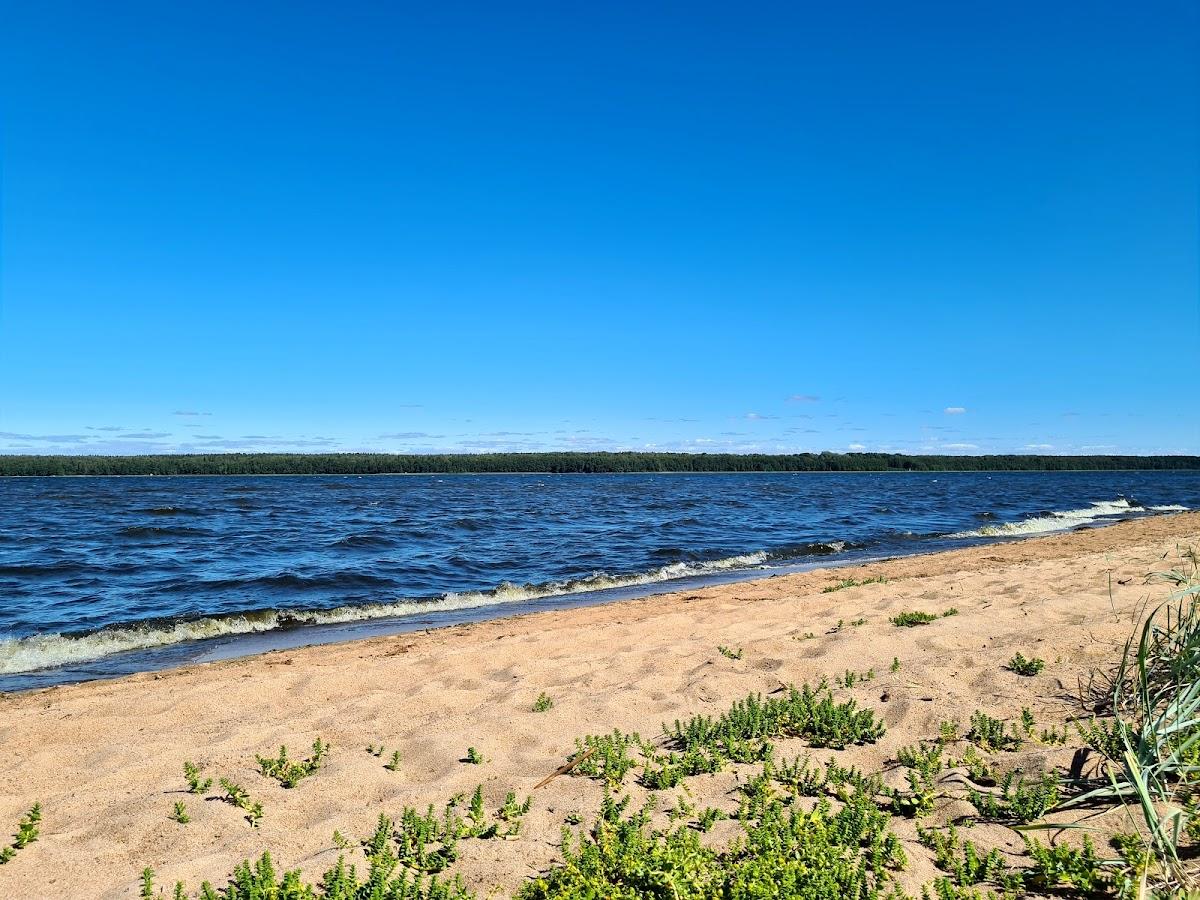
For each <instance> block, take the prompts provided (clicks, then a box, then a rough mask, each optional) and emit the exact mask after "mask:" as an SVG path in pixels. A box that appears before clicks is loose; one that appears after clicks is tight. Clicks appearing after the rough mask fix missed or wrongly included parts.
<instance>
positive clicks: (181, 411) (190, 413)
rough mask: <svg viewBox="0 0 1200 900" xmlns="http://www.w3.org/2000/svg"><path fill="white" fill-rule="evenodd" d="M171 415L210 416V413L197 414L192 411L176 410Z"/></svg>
mask: <svg viewBox="0 0 1200 900" xmlns="http://www.w3.org/2000/svg"><path fill="white" fill-rule="evenodd" d="M172 415H176V416H211V415H212V413H210V412H197V411H196V410H194V409H177V410H175V412H174V413H172Z"/></svg>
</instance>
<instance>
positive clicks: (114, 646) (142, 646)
mask: <svg viewBox="0 0 1200 900" xmlns="http://www.w3.org/2000/svg"><path fill="white" fill-rule="evenodd" d="M768 559H769V556H768V554H767V553H766V552H765V551H760V552H757V553H746V554H741V555H738V556H729V557H725V558H723V559H713V560H706V561H703V562H679V563H672V564H670V565H665V566H660V567H659V568H657V569H653V570H651V571H649V572H642V573H636V574H630V575H614V574H609V573H606V572H594V573H592V574H591V575H587V576H584V577H582V578H572V579H565V580H562V581H549V582H545V583H543V584H526V585H518V584H513V583H511V582H502V583H501V584H500V585H498V586H497V587H495V588H493V589H492V590H487V591H464V592H461V593H448V594H443V595H441V596H440V597H434V598H403V599H399V600H394V601H388V602H383V603H363V604H357V605H353V606H339V607H335V608H333V609H299V610H287V609H264V610H255V611H251V612H241V613H232V614H229V615H222V616H203V617H200V618H196V619H187V620H178V621H170V620H167V621H164V620H154V621H148V622H139V623H133V624H129V625H112V626H109V627H107V628H102V629H100V630H98V631H93V632H89V633H83V634H70V633H68V634H57V633H56V634H38V635H31V636H29V637H23V638H12V639H8V640H0V675H16V674H20V673H22V672H33V671H37V670H39V669H48V668H54V667H57V666H64V665H78V664H80V663H87V662H92V661H95V660H98V659H102V658H104V657H106V656H112V655H114V654H117V653H125V652H129V651H133V650H149V649H153V648H156V647H166V646H170V645H172V644H181V643H184V642H188V641H201V640H207V639H209V638H216V637H227V636H238V635H247V634H259V633H262V632H265V631H275V630H278V629H283V628H295V627H301V626H306V625H337V624H344V623H349V622H362V621H367V620H371V619H385V618H394V617H398V616H407V615H414V614H426V615H427V614H429V613H433V612H447V611H453V610H459V609H472V608H475V607H481V606H492V605H498V604H506V603H521V602H524V601H529V600H539V599H543V598H547V597H558V596H564V595H567V594H578V593H583V592H586V591H600V590H606V589H609V588H620V587H636V586H638V585H645V584H654V583H656V582H662V581H674V580H676V579H680V578H689V577H700V576H703V575H706V574H712V573H717V572H724V571H729V570H733V569H752V568H757V567H762V566H764V565H765V564H766V563H767V561H768ZM278 577H279V576H277V578H278ZM283 577H286V578H289V579H290V578H294V577H295V576H283ZM272 580H275V579H272Z"/></svg>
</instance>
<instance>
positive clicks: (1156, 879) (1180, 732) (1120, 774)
mask: <svg viewBox="0 0 1200 900" xmlns="http://www.w3.org/2000/svg"><path fill="white" fill-rule="evenodd" d="M1185 559H1187V560H1190V562H1191V565H1190V567H1189V568H1188V569H1186V570H1173V571H1171V572H1165V573H1159V574H1158V575H1157V578H1158V579H1159V580H1161V581H1166V582H1168V583H1170V584H1172V585H1173V586H1174V587H1175V590H1174V591H1173V592H1172V593H1171V594H1170V596H1169V597H1168V598H1167V600H1166V601H1165V602H1164V603H1162V604H1161V605H1159V606H1157V607H1155V608H1154V609H1152V610H1150V611H1149V612H1148V613H1147V614H1146V615H1145V616H1144V617H1143V619H1142V621H1141V623H1140V625H1139V626H1138V628H1137V629H1136V630H1135V632H1134V634H1133V635H1132V636H1131V637H1130V638H1129V640H1128V641H1127V642H1126V644H1125V647H1124V650H1123V652H1122V655H1121V659H1120V661H1119V662H1118V664H1117V667H1116V669H1115V671H1114V672H1113V673H1112V675H1111V676H1110V678H1109V684H1110V685H1111V697H1110V704H1111V712H1112V723H1111V725H1107V724H1101V723H1096V722H1093V723H1092V724H1091V725H1090V726H1089V727H1088V728H1087V729H1083V728H1081V729H1080V734H1081V735H1082V736H1085V737H1088V738H1090V742H1091V743H1092V745H1093V746H1094V747H1097V748H1098V749H1100V750H1102V752H1103V753H1104V754H1105V755H1106V756H1107V757H1108V765H1107V767H1106V776H1107V781H1106V783H1102V784H1100V785H1098V786H1095V787H1093V788H1092V789H1091V790H1087V791H1085V792H1083V793H1081V794H1079V795H1077V796H1075V797H1073V798H1071V799H1070V800H1068V801H1067V802H1065V803H1064V804H1062V805H1061V807H1060V808H1061V809H1068V808H1071V807H1075V806H1081V805H1095V804H1096V803H1112V804H1120V805H1123V806H1124V807H1125V808H1126V809H1127V810H1128V812H1129V814H1130V816H1131V817H1132V818H1133V819H1134V820H1135V821H1137V822H1139V823H1140V826H1141V828H1140V829H1139V830H1140V831H1141V832H1143V833H1144V837H1143V838H1142V840H1143V841H1144V845H1145V846H1144V850H1145V853H1146V855H1147V858H1148V862H1149V864H1148V865H1147V867H1146V872H1145V873H1144V874H1143V880H1149V881H1150V882H1151V883H1153V884H1154V886H1155V887H1156V888H1157V889H1158V890H1160V891H1162V892H1164V893H1166V892H1179V893H1182V892H1184V891H1188V890H1195V889H1196V888H1197V887H1200V878H1198V877H1197V874H1196V872H1195V868H1194V867H1189V866H1187V865H1185V860H1184V854H1183V853H1182V852H1181V845H1182V844H1185V843H1187V842H1188V841H1191V842H1195V841H1196V840H1197V839H1200V804H1198V803H1197V798H1198V796H1200V579H1198V578H1197V571H1196V565H1195V562H1196V557H1195V554H1194V553H1191V552H1190V551H1189V552H1188V553H1185Z"/></svg>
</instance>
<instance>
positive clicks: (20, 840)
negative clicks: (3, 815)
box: [0, 803, 42, 865]
mask: <svg viewBox="0 0 1200 900" xmlns="http://www.w3.org/2000/svg"><path fill="white" fill-rule="evenodd" d="M41 822H42V804H41V803H35V804H33V806H31V807H30V808H29V811H28V812H27V813H25V815H23V816H22V817H21V818H20V820H19V821H18V822H17V831H16V833H15V834H14V835H13V841H12V843H11V844H10V845H9V846H7V847H5V848H3V849H0V865H3V864H4V863H7V862H10V861H11V860H12V859H13V857H15V856H16V855H17V851H18V850H24V849H25V848H26V847H28V846H29V845H30V844H32V843H33V842H34V841H36V840H37V839H38V835H39V834H40V833H41Z"/></svg>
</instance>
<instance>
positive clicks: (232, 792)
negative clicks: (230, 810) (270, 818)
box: [219, 778, 263, 828]
mask: <svg viewBox="0 0 1200 900" xmlns="http://www.w3.org/2000/svg"><path fill="white" fill-rule="evenodd" d="M219 783H220V785H221V790H223V791H224V792H225V795H224V796H223V797H221V799H222V800H224V801H225V802H226V803H228V804H229V805H230V806H236V807H237V808H238V809H240V810H242V811H243V812H244V813H245V814H246V821H247V822H249V823H250V827H251V828H257V827H258V822H259V820H260V819H261V818H262V816H263V806H262V804H261V803H257V802H253V801H251V799H250V795H249V794H248V793H246V789H245V788H243V787H242V786H241V785H240V784H237V783H236V782H233V781H230V780H229V779H228V778H222V779H221V780H220V782H219Z"/></svg>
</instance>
